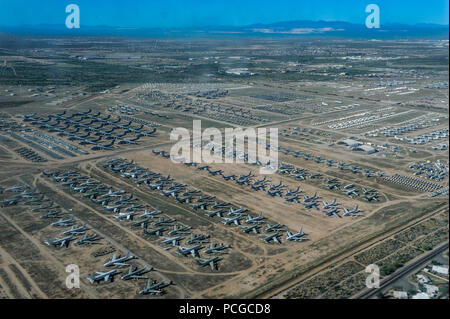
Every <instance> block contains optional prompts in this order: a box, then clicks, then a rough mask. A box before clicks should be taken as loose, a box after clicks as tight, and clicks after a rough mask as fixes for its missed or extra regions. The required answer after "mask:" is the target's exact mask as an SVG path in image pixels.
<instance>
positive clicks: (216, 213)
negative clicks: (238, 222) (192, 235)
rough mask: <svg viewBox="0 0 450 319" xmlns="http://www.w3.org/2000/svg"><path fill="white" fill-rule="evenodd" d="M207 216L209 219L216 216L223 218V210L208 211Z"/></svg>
mask: <svg viewBox="0 0 450 319" xmlns="http://www.w3.org/2000/svg"><path fill="white" fill-rule="evenodd" d="M205 215H206V216H208V217H214V216H219V217H223V209H218V210H214V211H211V210H207V211H206V213H205Z"/></svg>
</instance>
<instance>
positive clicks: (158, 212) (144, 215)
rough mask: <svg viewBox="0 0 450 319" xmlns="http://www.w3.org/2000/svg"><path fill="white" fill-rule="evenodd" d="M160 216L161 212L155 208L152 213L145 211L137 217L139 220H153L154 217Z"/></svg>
mask: <svg viewBox="0 0 450 319" xmlns="http://www.w3.org/2000/svg"><path fill="white" fill-rule="evenodd" d="M159 214H161V211H160V210H159V209H158V207H156V208H155V209H154V210H153V211H151V212H149V211H148V210H145V211H144V213H143V214H142V215H141V216H139V218H153V217H155V216H156V215H159Z"/></svg>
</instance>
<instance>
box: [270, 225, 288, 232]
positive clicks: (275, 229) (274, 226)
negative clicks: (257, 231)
mask: <svg viewBox="0 0 450 319" xmlns="http://www.w3.org/2000/svg"><path fill="white" fill-rule="evenodd" d="M283 227H284V225H281V224H273V225H270V224H267V226H266V232H268V233H270V232H273V231H279V230H281V229H282V228H283Z"/></svg>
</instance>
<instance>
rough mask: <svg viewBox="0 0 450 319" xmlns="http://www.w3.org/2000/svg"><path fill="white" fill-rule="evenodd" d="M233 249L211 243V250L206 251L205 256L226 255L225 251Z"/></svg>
mask: <svg viewBox="0 0 450 319" xmlns="http://www.w3.org/2000/svg"><path fill="white" fill-rule="evenodd" d="M228 248H231V246H226V245H225V244H220V245H216V244H214V243H211V244H210V245H209V248H207V249H205V250H204V253H205V254H224V253H225V252H224V251H223V250H225V249H228Z"/></svg>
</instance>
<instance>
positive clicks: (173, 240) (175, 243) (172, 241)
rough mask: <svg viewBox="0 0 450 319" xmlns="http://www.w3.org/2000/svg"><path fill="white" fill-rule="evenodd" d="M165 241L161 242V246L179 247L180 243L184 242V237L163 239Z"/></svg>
mask: <svg viewBox="0 0 450 319" xmlns="http://www.w3.org/2000/svg"><path fill="white" fill-rule="evenodd" d="M163 238H164V240H162V241H161V244H172V246H179V245H180V241H182V240H183V237H181V236H175V237H163Z"/></svg>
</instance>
